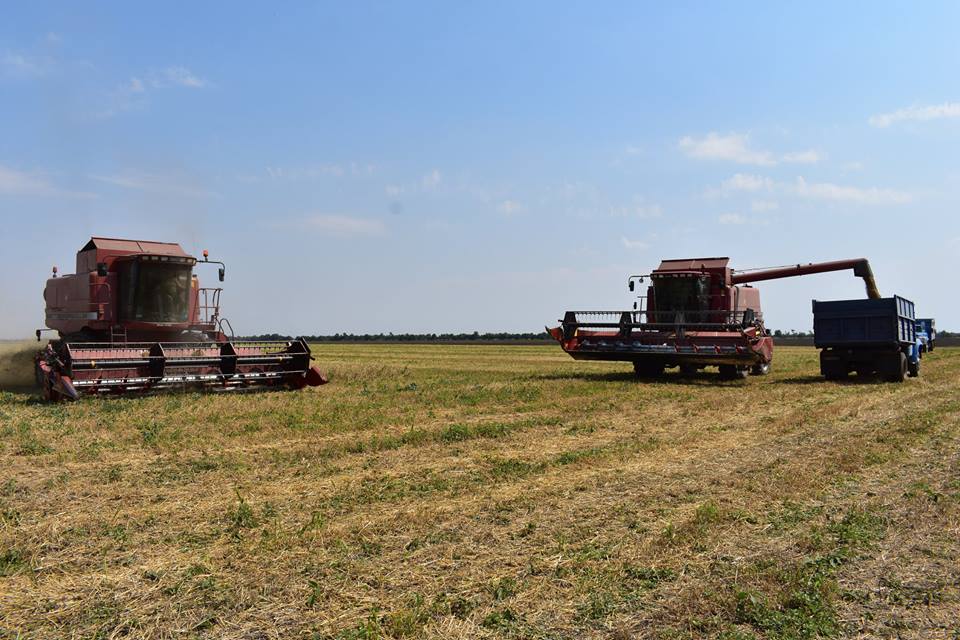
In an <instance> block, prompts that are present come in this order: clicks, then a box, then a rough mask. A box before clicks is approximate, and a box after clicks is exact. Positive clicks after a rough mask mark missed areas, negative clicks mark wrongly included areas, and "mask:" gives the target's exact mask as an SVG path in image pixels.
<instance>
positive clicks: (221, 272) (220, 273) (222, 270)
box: [217, 267, 226, 282]
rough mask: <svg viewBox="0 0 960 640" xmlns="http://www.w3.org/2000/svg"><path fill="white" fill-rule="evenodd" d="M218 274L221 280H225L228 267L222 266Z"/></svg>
mask: <svg viewBox="0 0 960 640" xmlns="http://www.w3.org/2000/svg"><path fill="white" fill-rule="evenodd" d="M217 275H219V276H220V282H223V276H224V275H226V269H224V268H223V267H220V272H219V273H218V274H217Z"/></svg>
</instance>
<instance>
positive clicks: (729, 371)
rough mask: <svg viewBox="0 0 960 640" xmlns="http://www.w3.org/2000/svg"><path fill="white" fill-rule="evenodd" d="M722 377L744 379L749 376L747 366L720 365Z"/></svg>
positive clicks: (725, 378)
mask: <svg viewBox="0 0 960 640" xmlns="http://www.w3.org/2000/svg"><path fill="white" fill-rule="evenodd" d="M720 377H721V378H723V379H724V380H742V379H744V378H746V377H747V368H746V367H738V366H736V365H733V364H722V365H720Z"/></svg>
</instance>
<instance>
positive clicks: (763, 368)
mask: <svg viewBox="0 0 960 640" xmlns="http://www.w3.org/2000/svg"><path fill="white" fill-rule="evenodd" d="M768 373H770V363H769V362H758V363H757V364H755V365H753V366H752V367H750V375H752V376H765V375H767V374H768Z"/></svg>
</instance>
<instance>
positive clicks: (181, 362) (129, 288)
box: [36, 238, 327, 400]
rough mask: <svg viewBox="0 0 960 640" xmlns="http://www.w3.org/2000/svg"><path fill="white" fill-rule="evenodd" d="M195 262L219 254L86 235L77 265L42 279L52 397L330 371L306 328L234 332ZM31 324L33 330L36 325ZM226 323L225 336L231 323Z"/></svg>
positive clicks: (46, 380) (39, 373)
mask: <svg viewBox="0 0 960 640" xmlns="http://www.w3.org/2000/svg"><path fill="white" fill-rule="evenodd" d="M198 264H216V265H219V279H220V281H221V282H223V279H224V273H225V267H224V264H223V263H222V262H217V261H212V260H209V258H208V254H207V252H206V251H204V252H203V259H202V260H197V258H195V257H193V256H191V255H189V254H187V253H185V252H184V251H183V249H182V248H181V247H180V245H178V244H174V243H167V242H144V241H139V240H118V239H113V238H91V239H90V242H88V243H87V244H86V245H84V247H83V248H82V249H80V251H78V252H77V268H76V273H75V274H72V275H66V276H58V274H57V268H56V267H54V268H53V277H52V278H50V279H49V280H47V285H46V288H45V289H44V292H43V297H44V300H45V302H46V325H47V327H48V329H46V330H54V331H57V332H58V333H59V339H58V340H51V341H50V342H49V343H48V344H47V346H46V347H45V348H44V349H43V350H41V351H40V352H39V353H38V354H37V357H36V377H37V384H39V386H40V388H41V389H42V391H43V394H44V396H45V397H46V398H47V399H48V400H76V399H77V398H79V397H80V396H81V395H92V394H98V393H110V392H113V393H126V392H138V393H143V392H147V391H151V390H157V389H166V388H182V387H194V388H197V387H199V388H211V389H238V388H251V387H271V386H273V387H277V386H286V387H288V388H294V389H300V388H303V387H305V386H307V385H311V386H316V385H321V384H324V383H325V382H326V381H327V379H326V377H325V376H324V375H323V373H321V372H320V370H319V369H318V368H317V367H315V366H312V365H311V363H310V361H311V356H310V348H309V347H308V346H307V343H306V342H305V341H304V340H303V339H302V338H297V339H296V340H290V341H238V340H234V339H232V334H233V330H232V328H231V327H230V323H229V322H228V321H227V320H226V319H225V318H222V317H220V293H221V289H220V288H219V287H217V288H203V287H201V286H200V281H199V279H198V278H197V276H196V275H195V274H194V273H193V268H194V267H195V266H197V265H198ZM42 331H45V330H44V329H38V330H37V340H40V335H41V332H42ZM227 332H229V334H230V335H229V336H228V333H227Z"/></svg>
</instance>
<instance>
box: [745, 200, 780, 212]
mask: <svg viewBox="0 0 960 640" xmlns="http://www.w3.org/2000/svg"><path fill="white" fill-rule="evenodd" d="M779 208H780V203H779V202H777V201H776V200H754V201H753V202H751V203H750V210H751V211H753V212H755V213H763V212H765V211H776V210H777V209H779Z"/></svg>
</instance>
